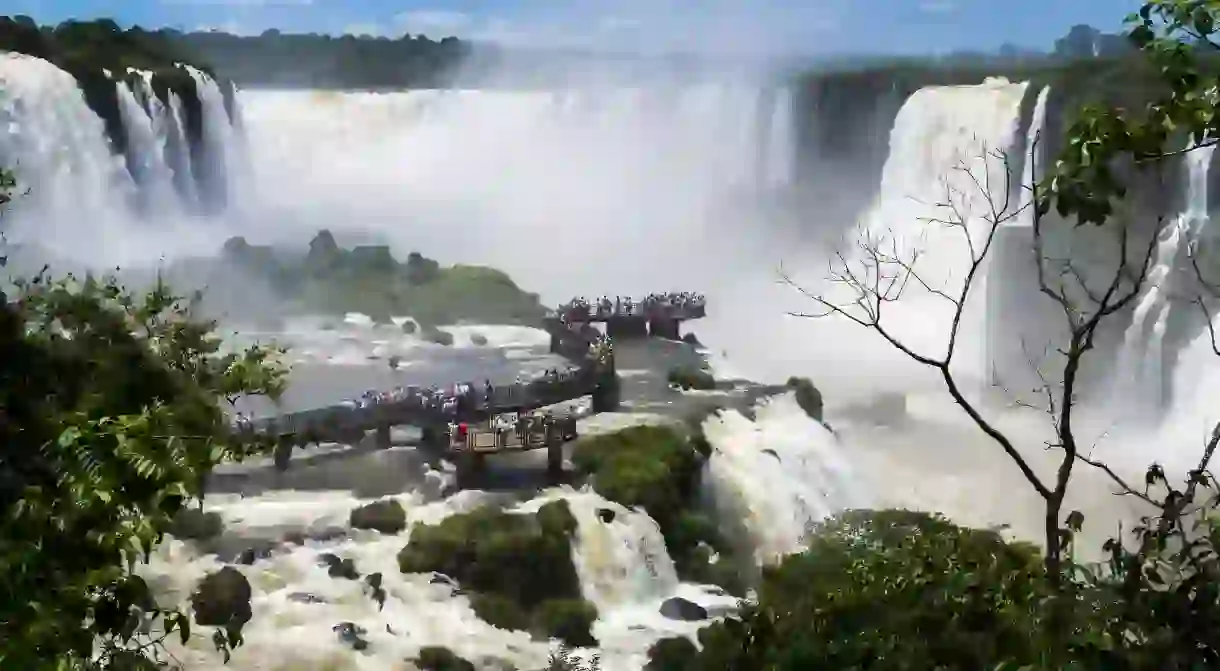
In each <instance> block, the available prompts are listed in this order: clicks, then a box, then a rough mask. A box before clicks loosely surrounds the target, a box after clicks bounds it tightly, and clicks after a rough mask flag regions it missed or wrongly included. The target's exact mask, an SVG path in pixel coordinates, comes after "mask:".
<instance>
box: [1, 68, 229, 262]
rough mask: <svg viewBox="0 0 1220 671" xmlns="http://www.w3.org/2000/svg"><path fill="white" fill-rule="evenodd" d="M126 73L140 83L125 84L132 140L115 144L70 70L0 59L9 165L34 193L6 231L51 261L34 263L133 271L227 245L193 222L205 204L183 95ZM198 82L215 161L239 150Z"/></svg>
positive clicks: (208, 90)
mask: <svg viewBox="0 0 1220 671" xmlns="http://www.w3.org/2000/svg"><path fill="white" fill-rule="evenodd" d="M108 74H109V73H108ZM126 74H128V75H136V76H135V77H132V78H130V79H127V80H121V81H116V82H115V94H116V109H115V110H114V113H115V114H117V119H116V121H117V123H120V124H122V129H123V138H122V139H124V140H125V141H124V142H123V143H122V144H121V145H116V143H115V142H113V141H112V138H110V137H108V135H107V130H106V124H105V122H103V120H102V118H101V117H99V116H98V114H97V113H96V112H95V111H94V110H93V109H92V108H91V107H90V106H89V104H88V102H87V101H86V98H85V95H84V93H83V92H82V90H81V89H80V86H79V85H78V83H77V81H76V80H75V78H73V76H72V75H71V74H69V73H67V72H65V71H63V70H61V69H59V68H58V67H57V66H55V65H54V64H52V63H50V62H48V61H45V60H42V59H39V58H33V57H30V56H25V55H21V54H15V53H3V54H0V160H2V161H3V164H4V165H5V166H6V167H11V168H12V169H13V170H14V172H15V173H16V177H17V179H18V182H19V184H20V185H21V187H22V189H23V190H25V189H28V191H29V195H27V196H24V197H20V198H18V199H17V200H16V202H14V203H13V204H12V217H11V219H10V220H7V221H6V222H5V224H6V229H5V233H6V235H7V237H8V238H9V240H10V241H12V242H14V243H23V244H31V245H32V246H31V247H30V248H31V249H34V248H39V249H41V253H42V254H43V255H45V257H46V258H42V259H40V260H38V261H36V262H35V265H40V264H41V263H42V262H48V261H55V262H56V263H57V264H61V265H63V266H65V267H75V266H76V265H77V264H79V263H80V262H84V263H86V264H90V265H95V266H102V267H106V266H114V265H129V264H131V263H134V262H147V261H150V260H152V259H155V258H157V257H158V256H163V255H167V254H170V255H173V254H180V253H182V252H183V251H187V250H189V251H191V252H194V253H198V252H199V251H202V250H208V249H213V248H215V246H216V244H217V240H216V239H215V238H216V237H217V235H216V231H215V230H214V229H213V230H208V228H207V227H200V226H198V225H197V222H194V221H190V220H188V219H187V218H185V217H184V216H183V215H184V214H185V213H187V212H191V211H195V210H196V209H197V206H198V202H199V200H200V199H199V197H198V192H197V190H196V184H195V176H194V173H193V171H192V170H191V148H190V146H189V138H188V133H187V132H186V120H187V115H186V113H185V109H184V107H185V106H184V104H183V101H182V100H180V99H179V97H178V96H177V95H176V94H173V93H170V95H169V96H167V98H166V100H162V99H160V98H158V96H157V95H156V94H155V92H154V90H153V85H152V79H153V77H154V75H153V74H152V73H149V72H142V71H139V70H128V72H127V73H126ZM193 76H195V78H196V82H197V84H198V88H199V91H200V95H201V96H202V97H203V100H202V107H203V110H202V115H203V118H202V121H203V124H204V126H205V127H207V128H210V129H211V130H209V131H206V132H205V136H206V138H205V140H206V139H207V138H211V140H210V141H211V143H212V145H213V147H212V148H207V147H204V148H202V152H201V156H202V158H203V159H204V161H203V162H204V164H207V163H208V162H209V161H210V158H211V157H213V156H215V155H216V154H217V153H222V152H224V151H225V150H226V148H227V147H230V146H232V145H233V144H234V140H233V135H234V132H233V131H232V129H231V127H230V124H229V116H228V114H227V112H225V111H224V104H223V100H222V98H221V96H220V89H219V87H218V85H217V84H216V82H215V81H213V80H212V79H211V78H210V77H208V76H206V75H204V74H203V73H199V72H195V73H194V75H193ZM167 102H168V104H167ZM116 146H121V148H122V149H123V152H124V153H123V155H116V154H117V152H116ZM240 160H241V158H240V154H237V159H236V160H235V161H233V165H234V170H232V171H228V172H220V173H217V174H216V176H218V177H220V178H222V179H224V178H226V175H227V174H229V172H233V173H236V174H240V171H239V170H238V168H240V166H238V165H237V163H240ZM242 179H244V178H242ZM209 202H211V203H213V206H212V207H211V209H212V210H213V211H217V212H219V209H220V208H218V207H215V205H214V204H215V201H209ZM31 260H32V259H31Z"/></svg>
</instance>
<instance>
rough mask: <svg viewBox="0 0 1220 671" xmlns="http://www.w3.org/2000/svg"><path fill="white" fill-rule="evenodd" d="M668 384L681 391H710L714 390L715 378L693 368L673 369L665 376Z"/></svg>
mask: <svg viewBox="0 0 1220 671" xmlns="http://www.w3.org/2000/svg"><path fill="white" fill-rule="evenodd" d="M666 379H667V380H669V384H671V385H673V386H675V387H677V388H679V389H681V390H683V391H689V390H691V389H700V390H704V391H707V390H712V389H715V388H716V378H714V377H712V374H711V373H709V372H707V371H705V370H697V369H694V368H674V369H672V370H670V371H669V375H667V376H666Z"/></svg>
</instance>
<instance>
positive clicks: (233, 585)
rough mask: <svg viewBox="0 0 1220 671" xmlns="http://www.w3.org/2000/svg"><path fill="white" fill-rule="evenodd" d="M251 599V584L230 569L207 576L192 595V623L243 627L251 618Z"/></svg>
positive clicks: (226, 567)
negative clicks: (193, 613) (193, 621)
mask: <svg viewBox="0 0 1220 671" xmlns="http://www.w3.org/2000/svg"><path fill="white" fill-rule="evenodd" d="M251 595H252V591H251V589H250V581H248V580H246V576H244V575H242V573H241V571H238V570H237V569H235V568H233V567H232V566H225V567H224V568H222V569H220V570H219V571H216V572H214V573H209V574H208V575H206V576H204V578H203V580H200V581H199V585H198V587H197V588H196V589H195V593H194V594H192V595H191V607H192V608H193V609H194V610H195V622H197V623H199V624H202V625H204V626H208V627H225V626H240V625H244V624H245V623H247V622H249V621H250V618H251V617H252V612H251V610H250V597H251Z"/></svg>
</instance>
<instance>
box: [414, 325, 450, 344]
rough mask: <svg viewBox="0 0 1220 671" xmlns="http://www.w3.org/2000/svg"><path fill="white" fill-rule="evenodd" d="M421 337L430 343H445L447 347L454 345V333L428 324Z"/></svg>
mask: <svg viewBox="0 0 1220 671" xmlns="http://www.w3.org/2000/svg"><path fill="white" fill-rule="evenodd" d="M419 337H420V338H421V339H422V340H424V341H426V342H430V343H434V344H437V345H444V346H446V347H452V346H453V334H452V333H450V332H448V331H442V330H440V329H438V328H436V327H435V326H426V327H424V329H423V332H422V333H420V335H419Z"/></svg>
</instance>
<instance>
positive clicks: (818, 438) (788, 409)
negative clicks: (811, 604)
mask: <svg viewBox="0 0 1220 671" xmlns="http://www.w3.org/2000/svg"><path fill="white" fill-rule="evenodd" d="M756 410H757V412H756V415H755V419H754V420H750V419H747V418H746V417H745V416H744V415H742V414H741V413H739V412H736V411H733V410H726V411H723V412H721V413H720V414H719V415H717V416H714V417H710V418H708V419H707V420H706V421H705V422H704V425H703V431H704V434H705V435H706V437H707V441H708V443H709V444H710V445H711V446H712V456H711V458H710V459H709V460H708V462H707V465H706V467H705V468H706V471H705V473H704V486H705V487H706V488H707V494H708V496H709V498H710V499H711V502H712V505H713V506H714V507H715V508H716V509H717V510H718V511H719V512H720V519H722V520H726V524H727V525H729V526H732V524H733V522H728V521H729V520H733V521H736V520H740V521H741V525H742V528H740V529H730V535H736V536H737V540H738V542H739V543H740V544H742V545H744V546H748V547H749V548H750V549H752V550H753V551H754V553H755V557H756V558H757V559H758V561H759V562H762V563H771V562H775V561H778V560H779V559H781V558H782V557H783V556H784V555H786V554H789V553H792V552H798V551H799V550H800V549H801V548H802V547H803V546H804V543H805V540H806V536H807V534H808V532H809V528H810V527H811V526H812V525H813V524H815V523H817V522H819V521H821V520H823V519H824V518H826V517H829V516H830V515H833V514H834V513H836V512H839V511H841V510H843V509H845V508H853V507H859V506H861V505H862V504H863V503H864V500H865V499H864V498H863V494H862V492H861V489H860V485H859V483H858V482H857V479H856V476H855V474H854V473H853V471H852V468H851V466H850V465H849V464H848V461H847V459H846V457H845V456H844V454H843V452H842V446H841V445H840V444H839V442H838V440H837V439H836V438H835V437H834V435H833V434H832V433H831V432H830V430H829V429H827V428H826V427H825V426H823V425H822V424H820V423H819V422H816V421H814V420H812V419H810V418H809V417H808V416H807V415H806V414H805V411H804V410H802V409H801V408H800V406H798V405H797V403H796V399H795V397H794V396H793V395H792V394H785V395H783V396H778V397H776V398H774V399H770V400H767V401H763V402H762V403H760V404H759V405H758V407H757V409H756Z"/></svg>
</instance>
